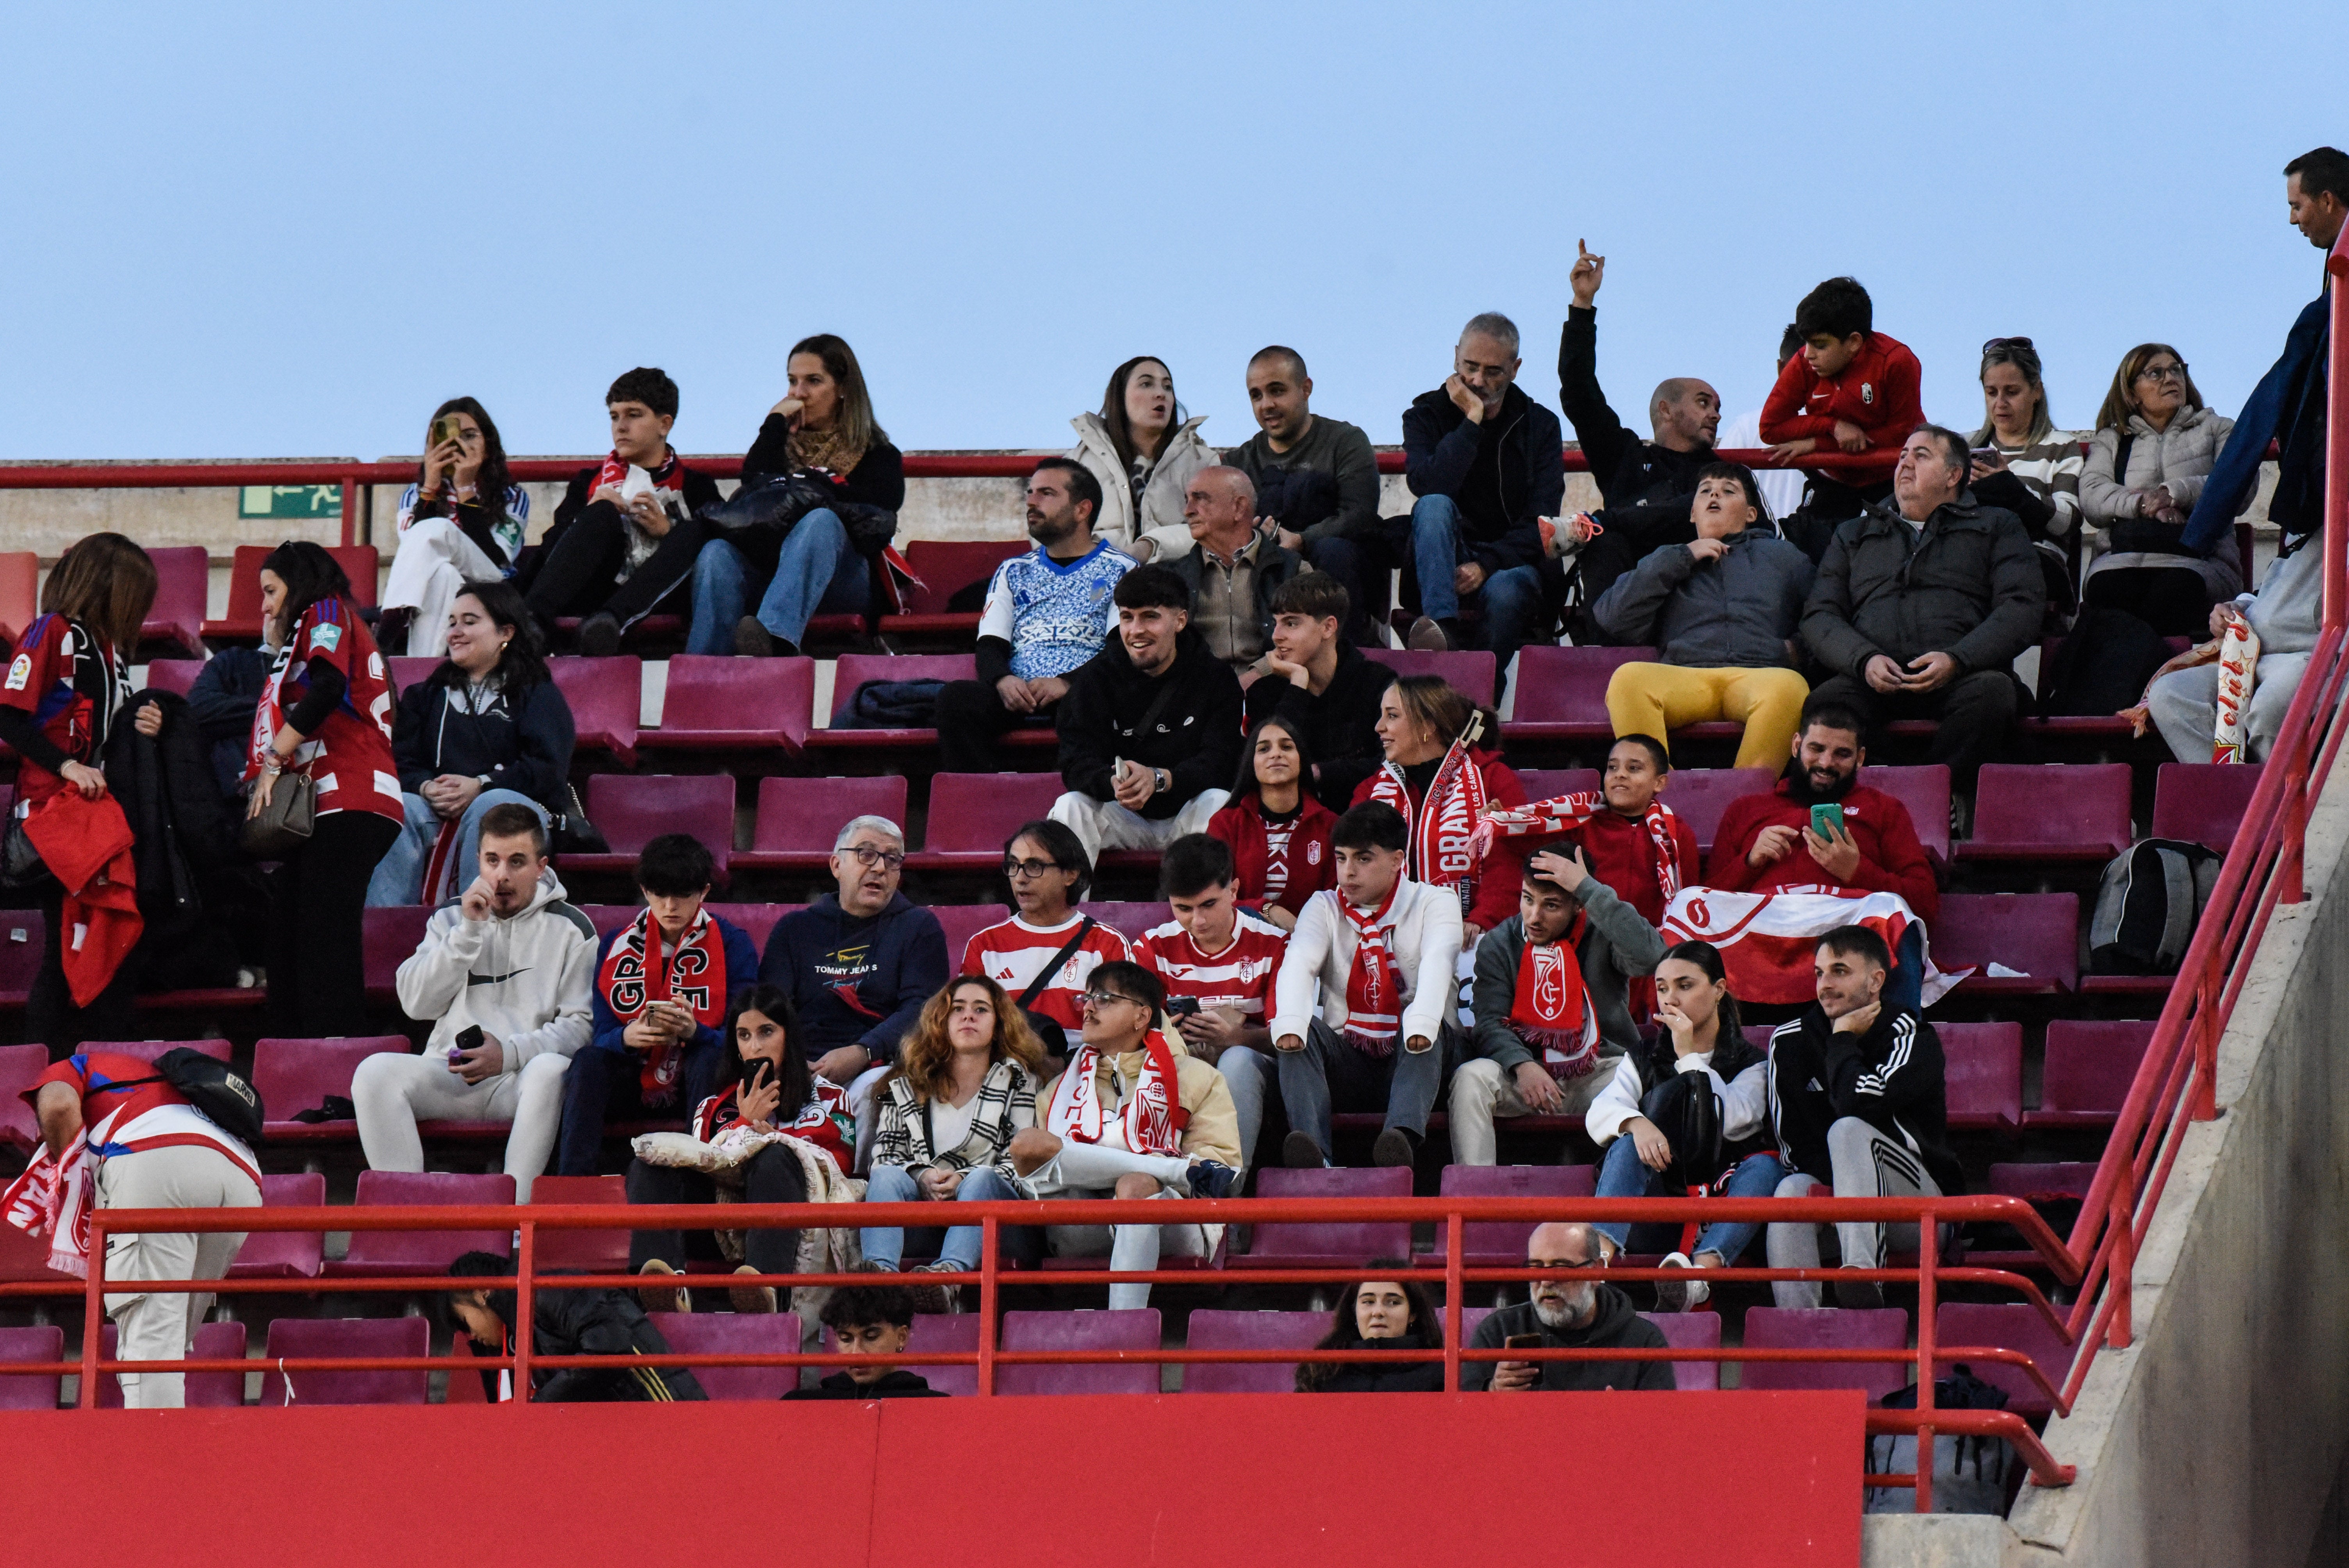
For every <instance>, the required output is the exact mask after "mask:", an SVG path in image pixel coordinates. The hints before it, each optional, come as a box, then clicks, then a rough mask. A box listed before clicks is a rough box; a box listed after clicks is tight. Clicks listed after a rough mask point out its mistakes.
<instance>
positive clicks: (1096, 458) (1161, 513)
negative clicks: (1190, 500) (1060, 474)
mask: <svg viewBox="0 0 2349 1568" xmlns="http://www.w3.org/2000/svg"><path fill="white" fill-rule="evenodd" d="M1206 422H1207V417H1206V415H1205V414H1195V415H1193V416H1192V417H1191V418H1188V419H1185V420H1184V421H1183V422H1182V423H1181V424H1180V425H1177V426H1175V427H1174V431H1173V433H1171V434H1170V435H1168V436H1167V438H1166V449H1165V450H1164V451H1162V452H1160V453H1159V454H1158V461H1157V462H1155V463H1154V464H1153V465H1152V466H1151V469H1150V478H1149V480H1148V482H1146V483H1145V484H1143V487H1142V515H1141V517H1140V518H1138V519H1137V518H1136V517H1135V516H1134V509H1133V475H1132V474H1130V473H1129V472H1128V471H1127V470H1126V468H1125V465H1124V464H1123V463H1122V462H1120V461H1119V460H1118V456H1117V446H1116V444H1115V443H1114V442H1112V440H1111V439H1110V438H1109V426H1108V425H1107V424H1106V423H1105V422H1104V421H1103V420H1102V417H1101V416H1100V415H1099V414H1080V415H1078V416H1077V417H1076V418H1073V419H1071V420H1070V421H1069V427H1070V428H1071V429H1073V430H1075V431H1076V433H1077V444H1076V445H1075V446H1074V447H1073V448H1071V449H1070V451H1069V456H1071V457H1072V458H1074V459H1077V461H1079V462H1081V463H1082V464H1084V465H1085V467H1086V468H1087V469H1090V470H1091V471H1092V476H1093V478H1094V479H1096V480H1100V481H1101V488H1102V509H1101V515H1100V516H1099V517H1097V518H1095V519H1093V535H1094V537H1095V538H1097V539H1106V540H1108V541H1109V542H1111V543H1112V544H1114V545H1116V546H1117V547H1118V548H1119V549H1120V550H1123V551H1124V552H1126V553H1127V554H1129V555H1130V554H1132V553H1133V545H1134V542H1135V541H1136V540H1137V539H1147V540H1149V541H1150V542H1151V543H1152V545H1153V547H1154V550H1155V552H1156V553H1155V554H1154V556H1153V557H1152V559H1153V560H1155V561H1159V562H1167V561H1172V560H1173V559H1174V557H1176V556H1178V555H1180V554H1182V553H1183V552H1185V551H1186V550H1188V549H1190V548H1191V531H1190V529H1189V528H1188V527H1186V526H1185V524H1184V521H1183V487H1184V486H1185V485H1187V484H1189V483H1190V482H1191V476H1192V475H1193V474H1195V473H1197V472H1198V471H1199V470H1200V469H1205V468H1212V467H1214V466H1215V465H1216V464H1217V463H1219V462H1221V461H1223V459H1222V457H1221V456H1220V455H1219V454H1218V453H1217V452H1216V449H1215V448H1213V447H1211V446H1209V445H1207V443H1206V442H1205V441H1203V440H1201V439H1200V438H1199V427H1200V426H1202V425H1204V424H1206Z"/></svg>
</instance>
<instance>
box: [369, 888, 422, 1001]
mask: <svg viewBox="0 0 2349 1568" xmlns="http://www.w3.org/2000/svg"><path fill="white" fill-rule="evenodd" d="M431 918H432V906H431V905H430V904H426V903H401V904H392V905H389V906H388V907H387V908H383V909H369V910H366V911H363V912H362V913H361V914H360V917H359V963H360V967H361V971H362V973H363V974H364V975H365V977H366V984H367V1000H368V1001H370V1002H389V1001H391V1000H393V999H394V997H395V995H397V992H396V991H395V990H394V986H395V985H396V984H397V983H398V977H399V966H400V965H403V964H405V963H407V962H408V961H409V959H410V958H412V957H414V956H415V955H416V950H417V949H418V948H419V947H421V946H423V945H424V923H425V922H426V921H428V920H429V919H431Z"/></svg>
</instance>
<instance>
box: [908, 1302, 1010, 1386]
mask: <svg viewBox="0 0 2349 1568" xmlns="http://www.w3.org/2000/svg"><path fill="white" fill-rule="evenodd" d="M978 1325H979V1319H978V1316H977V1315H974V1314H970V1313H933V1312H922V1313H916V1314H915V1315H914V1332H913V1335H912V1336H911V1337H909V1338H908V1339H907V1340H906V1341H905V1356H906V1360H905V1363H904V1366H905V1370H906V1371H908V1372H911V1373H914V1374H915V1375H916V1376H917V1377H921V1378H922V1379H923V1380H924V1381H925V1382H926V1383H928V1384H929V1386H930V1387H933V1388H936V1390H937V1391H938V1392H939V1393H941V1394H951V1395H954V1396H956V1397H957V1398H966V1399H967V1398H971V1397H973V1396H974V1395H976V1394H977V1393H978V1367H975V1366H973V1367H957V1366H952V1365H948V1366H945V1367H940V1366H937V1365H936V1364H934V1363H933V1364H924V1363H923V1362H921V1361H919V1360H916V1359H915V1357H920V1356H956V1355H960V1354H962V1353H963V1352H965V1351H975V1350H977V1349H978ZM998 1375H999V1376H1000V1373H999V1374H998Z"/></svg>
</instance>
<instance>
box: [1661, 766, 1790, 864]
mask: <svg viewBox="0 0 2349 1568" xmlns="http://www.w3.org/2000/svg"><path fill="white" fill-rule="evenodd" d="M1776 782H1777V776H1776V775H1775V774H1774V773H1772V772H1771V771H1770V770H1769V769H1767V768H1675V769H1672V772H1671V782H1670V783H1669V784H1667V785H1665V786H1664V794H1663V801H1664V804H1665V805H1667V806H1670V807H1671V809H1672V810H1673V811H1675V812H1676V813H1678V814H1679V815H1680V816H1681V817H1682V818H1683V819H1685V820H1686V821H1687V822H1688V825H1689V830H1690V831H1691V832H1692V833H1694V834H1695V835H1696V846H1697V848H1698V850H1699V851H1702V852H1703V853H1704V854H1707V855H1710V854H1712V853H1713V832H1714V830H1717V829H1718V828H1719V827H1720V826H1721V819H1722V814H1723V812H1725V811H1727V810H1729V803H1730V802H1731V801H1732V800H1734V799H1737V798H1738V797H1740V796H1742V795H1759V794H1761V793H1762V792H1763V791H1764V790H1766V789H1769V788H1770V786H1771V785H1773V784H1775V783H1776Z"/></svg>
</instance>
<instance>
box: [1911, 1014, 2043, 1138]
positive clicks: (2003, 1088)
mask: <svg viewBox="0 0 2349 1568" xmlns="http://www.w3.org/2000/svg"><path fill="white" fill-rule="evenodd" d="M1933 1033H1934V1034H1936V1035H1937V1036H1939V1037H1940V1041H1941V1057H1942V1061H1943V1063H1944V1067H1945V1076H1944V1078H1943V1084H1944V1088H1945V1089H1946V1092H1947V1096H1948V1103H1949V1112H1950V1125H1951V1127H1981V1128H1995V1129H1997V1130H2000V1131H2002V1132H2010V1133H2011V1132H2013V1131H2015V1130H2017V1129H2018V1128H2020V1127H2021V1126H2022V1125H2023V1026H2022V1025H2020V1024H2013V1023H1997V1024H1944V1023H1936V1024H1935V1025H1934V1026H1933Z"/></svg>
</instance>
